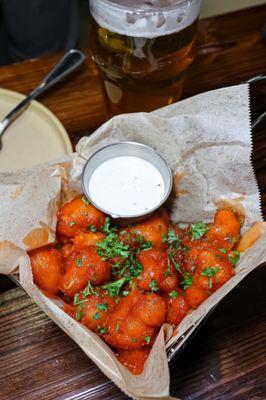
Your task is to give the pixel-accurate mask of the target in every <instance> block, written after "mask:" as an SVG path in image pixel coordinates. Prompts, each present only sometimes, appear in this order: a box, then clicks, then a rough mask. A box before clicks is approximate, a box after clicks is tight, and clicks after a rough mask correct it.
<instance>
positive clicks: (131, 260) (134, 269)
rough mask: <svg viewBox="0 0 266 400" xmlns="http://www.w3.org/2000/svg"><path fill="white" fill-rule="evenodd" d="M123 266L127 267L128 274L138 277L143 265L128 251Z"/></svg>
mask: <svg viewBox="0 0 266 400" xmlns="http://www.w3.org/2000/svg"><path fill="white" fill-rule="evenodd" d="M125 267H126V268H128V270H129V272H130V275H131V276H132V277H134V278H136V277H138V276H139V275H140V274H141V272H142V271H143V266H142V264H141V263H140V262H139V260H138V259H137V258H136V257H135V256H134V254H133V253H132V252H130V253H129V255H128V258H127V260H126V261H125Z"/></svg>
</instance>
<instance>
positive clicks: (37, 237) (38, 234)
mask: <svg viewBox="0 0 266 400" xmlns="http://www.w3.org/2000/svg"><path fill="white" fill-rule="evenodd" d="M48 239H49V231H48V230H47V228H36V229H33V230H32V231H31V232H29V233H28V234H27V235H26V236H25V237H24V239H23V243H24V244H25V246H26V247H27V250H33V249H37V248H38V247H42V246H45V245H47V244H48Z"/></svg>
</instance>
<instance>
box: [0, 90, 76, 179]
mask: <svg viewBox="0 0 266 400" xmlns="http://www.w3.org/2000/svg"><path fill="white" fill-rule="evenodd" d="M24 98H25V96H24V95H22V94H20V93H17V92H13V91H11V90H6V89H0V120H2V119H3V118H4V117H5V115H6V114H7V113H8V112H9V111H11V109H12V108H14V107H15V106H16V105H17V104H18V103H19V102H20V101H22V100H23V99H24ZM72 151H73V150H72V145H71V142H70V139H69V137H68V134H67V132H66V130H65V128H64V127H63V125H62V124H61V122H60V121H59V120H58V119H57V118H56V116H55V115H54V114H53V113H52V112H51V111H49V110H48V109H47V108H46V107H44V106H43V105H42V104H40V103H38V102H37V101H35V100H34V101H32V102H31V104H30V106H29V107H28V109H27V110H25V112H24V113H23V114H22V115H21V116H20V117H18V118H17V119H16V121H14V122H13V123H12V124H11V125H10V127H9V128H7V130H6V131H5V133H4V135H3V148H2V150H1V151H0V172H10V171H14V170H17V169H20V168H25V167H29V166H33V165H36V164H40V163H43V162H47V161H50V160H52V159H54V158H57V157H60V156H63V155H65V154H70V153H71V152H72Z"/></svg>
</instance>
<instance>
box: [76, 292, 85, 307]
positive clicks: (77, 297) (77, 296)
mask: <svg viewBox="0 0 266 400" xmlns="http://www.w3.org/2000/svg"><path fill="white" fill-rule="evenodd" d="M86 302H87V300H86V299H81V300H80V298H79V293H76V294H75V296H74V301H73V303H74V306H79V305H80V304H84V303H86Z"/></svg>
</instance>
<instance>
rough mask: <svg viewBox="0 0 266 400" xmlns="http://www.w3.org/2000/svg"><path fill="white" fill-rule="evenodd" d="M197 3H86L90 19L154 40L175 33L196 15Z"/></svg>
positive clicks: (167, 0) (137, 0)
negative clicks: (91, 17) (88, 4)
mask: <svg viewBox="0 0 266 400" xmlns="http://www.w3.org/2000/svg"><path fill="white" fill-rule="evenodd" d="M200 6H201V0H185V1H184V0H150V1H140V0H132V1H131V0H90V10H91V14H92V16H93V18H94V19H95V21H96V22H97V23H98V25H99V26H101V27H102V28H106V29H108V31H111V32H115V33H120V34H121V35H126V36H132V37H142V38H155V37H158V36H165V35H170V34H172V33H175V32H179V31H181V30H183V29H185V28H186V27H188V26H189V25H191V24H192V23H193V22H194V21H195V20H196V19H197V18H198V15H199V12H200Z"/></svg>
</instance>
